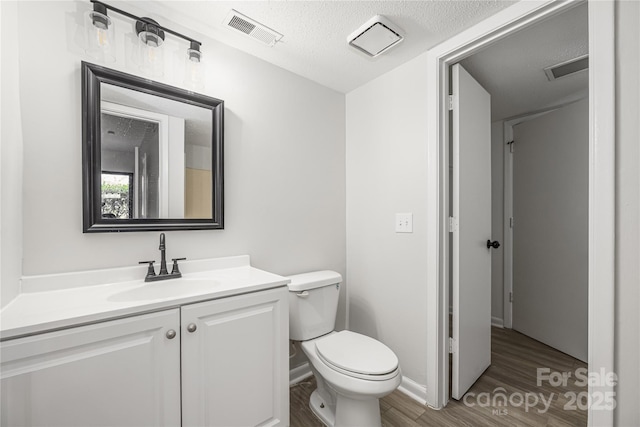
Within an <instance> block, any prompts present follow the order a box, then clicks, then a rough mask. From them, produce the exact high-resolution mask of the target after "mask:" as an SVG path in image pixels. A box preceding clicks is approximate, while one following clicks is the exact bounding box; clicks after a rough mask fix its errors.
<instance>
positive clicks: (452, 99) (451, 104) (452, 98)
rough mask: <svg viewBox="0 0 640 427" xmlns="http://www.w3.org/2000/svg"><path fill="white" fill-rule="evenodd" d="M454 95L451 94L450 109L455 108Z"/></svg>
mask: <svg viewBox="0 0 640 427" xmlns="http://www.w3.org/2000/svg"><path fill="white" fill-rule="evenodd" d="M453 102H454V95H449V111H451V110H453Z"/></svg>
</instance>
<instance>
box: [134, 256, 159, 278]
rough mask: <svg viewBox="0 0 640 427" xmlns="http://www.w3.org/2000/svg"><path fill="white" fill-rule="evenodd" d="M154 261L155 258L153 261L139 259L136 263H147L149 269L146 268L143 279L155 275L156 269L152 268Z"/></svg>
mask: <svg viewBox="0 0 640 427" xmlns="http://www.w3.org/2000/svg"><path fill="white" fill-rule="evenodd" d="M154 262H156V261H155V260H153V261H139V262H138V264H149V270H147V277H145V279H147V278H149V277H154V276H155V275H156V270H155V269H154V268H153V263H154Z"/></svg>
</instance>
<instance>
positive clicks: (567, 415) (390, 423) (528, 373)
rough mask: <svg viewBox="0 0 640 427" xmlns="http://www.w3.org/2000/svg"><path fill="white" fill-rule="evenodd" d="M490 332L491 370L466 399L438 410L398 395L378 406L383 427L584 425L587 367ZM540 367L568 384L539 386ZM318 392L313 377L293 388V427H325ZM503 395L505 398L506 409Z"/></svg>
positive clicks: (511, 335) (515, 336) (509, 333)
mask: <svg viewBox="0 0 640 427" xmlns="http://www.w3.org/2000/svg"><path fill="white" fill-rule="evenodd" d="M491 329H492V330H491V344H492V345H491V358H492V364H491V367H490V368H489V369H487V371H486V372H485V373H484V374H483V375H482V376H481V377H480V379H479V380H478V381H477V382H476V383H475V384H474V385H473V387H471V389H470V390H469V392H468V393H467V395H465V398H464V399H463V400H461V401H455V400H450V401H449V404H448V405H447V407H446V408H445V409H442V410H440V411H437V410H433V409H429V408H428V407H426V406H423V405H420V404H419V403H417V402H415V401H414V400H412V399H410V398H409V397H407V396H406V395H404V394H403V393H401V392H400V391H398V390H396V391H394V392H393V393H392V394H390V395H389V396H387V397H385V398H384V399H382V400H381V402H380V411H381V413H382V424H383V426H385V427H413V426H436V425H437V426H442V427H446V426H452V427H453V426H455V427H457V426H474V427H475V426H487V427H489V426H535V427H538V426H549V427H551V426H558V427H560V426H585V425H586V424H587V411H586V410H580V409H579V407H580V406H581V405H583V404H584V403H586V401H585V398H580V393H581V392H586V391H587V387H586V385H585V386H582V387H580V386H578V385H576V381H578V379H576V378H575V376H576V369H579V368H586V366H587V365H586V364H585V363H583V362H581V361H579V360H577V359H574V358H573V357H571V356H568V355H566V354H564V353H561V352H559V351H558V350H555V349H553V348H551V347H549V346H547V345H544V344H542V343H540V342H538V341H535V340H533V339H531V338H529V337H527V336H525V335H522V334H520V333H518V332H515V331H513V330H511V329H502V328H496V327H492V328H491ZM538 368H549V370H548V371H545V372H546V373H547V375H548V376H549V375H550V376H551V380H555V379H557V378H558V377H557V376H555V375H553V373H556V372H557V373H566V372H567V373H570V374H571V377H569V378H568V379H567V381H566V385H559V386H557V387H553V386H551V385H550V384H549V382H550V381H549V380H547V379H545V380H543V381H542V384H541V386H537V369H538ZM559 382H562V381H559ZM314 388H315V380H314V379H313V377H311V378H308V379H307V380H304V381H303V382H301V383H299V384H296V385H295V386H293V387H291V391H290V399H291V406H290V407H291V409H290V411H291V412H290V414H291V426H292V427H316V426H317V427H322V426H323V424H322V423H321V422H320V421H319V420H318V419H317V418H316V417H315V416H314V415H313V413H311V410H310V409H309V405H308V402H309V395H310V394H311V392H312V391H313V390H314ZM527 393H528V394H527ZM499 396H505V397H506V399H507V401H506V405H505V404H504V402H505V400H504V399H503V398H500V397H499ZM574 396H575V397H577V399H574V398H573V397H574ZM582 396H584V394H583V395H582ZM497 397H498V398H497ZM465 400H466V402H467V404H468V405H465V403H464V401H465ZM527 402H529V403H530V404H529V407H528V408H527ZM565 407H566V409H565ZM573 407H576V409H570V408H573ZM545 408H548V409H546V410H545Z"/></svg>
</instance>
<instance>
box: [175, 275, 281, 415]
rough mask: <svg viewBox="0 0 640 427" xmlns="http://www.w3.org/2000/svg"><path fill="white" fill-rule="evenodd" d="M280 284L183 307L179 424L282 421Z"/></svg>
mask: <svg viewBox="0 0 640 427" xmlns="http://www.w3.org/2000/svg"><path fill="white" fill-rule="evenodd" d="M287 295H288V293H287V288H286V287H281V288H277V289H272V290H267V291H262V292H255V293H250V294H244V295H239V296H235V297H229V298H223V299H219V300H214V301H208V302H203V303H197V304H191V305H186V306H183V307H182V312H181V318H182V425H183V426H184V427H191V426H218V427H222V426H224V427H231V426H244V427H246V426H279V425H282V426H287V425H289V358H288V337H289V313H288V305H287V304H288V300H287Z"/></svg>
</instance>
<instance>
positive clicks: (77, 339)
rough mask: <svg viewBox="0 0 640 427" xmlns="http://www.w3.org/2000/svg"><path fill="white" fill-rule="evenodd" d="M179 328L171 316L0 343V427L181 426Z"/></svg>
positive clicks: (174, 314) (165, 314)
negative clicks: (0, 403) (45, 426)
mask: <svg viewBox="0 0 640 427" xmlns="http://www.w3.org/2000/svg"><path fill="white" fill-rule="evenodd" d="M179 321H180V314H179V310H178V309H173V310H167V311H162V312H158V313H152V314H147V315H141V316H135V317H130V318H125V319H119V320H114V321H108V322H103V323H97V324H92V325H88V326H81V327H76V328H71V329H66V330H61V331H57V332H50V333H43V334H39V335H34V336H30V337H25V338H18V339H15V340H10V341H5V342H2V343H1V344H0V352H1V369H0V372H1V377H0V378H1V390H0V391H1V393H2V397H1V401H2V414H1V425H2V426H36V425H38V426H41V425H47V426H65V427H69V426H85V427H86V426H119V427H122V426H138V427H139V426H177V425H180V324H179ZM172 330H173V331H175V336H173V334H172V333H171V332H170V331H172ZM167 333H169V334H168V335H167ZM172 336H173V338H172V339H170V338H169V337H172Z"/></svg>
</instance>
